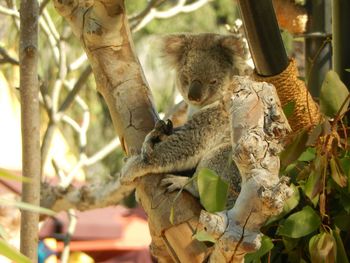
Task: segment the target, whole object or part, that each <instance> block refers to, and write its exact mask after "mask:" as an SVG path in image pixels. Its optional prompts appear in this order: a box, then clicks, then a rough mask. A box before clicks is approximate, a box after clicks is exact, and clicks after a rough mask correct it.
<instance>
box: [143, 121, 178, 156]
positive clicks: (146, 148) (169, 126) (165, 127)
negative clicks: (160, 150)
mask: <svg viewBox="0 0 350 263" xmlns="http://www.w3.org/2000/svg"><path fill="white" fill-rule="evenodd" d="M172 133H173V123H172V122H171V121H170V120H167V121H166V122H165V121H163V120H158V121H157V122H156V125H155V127H154V129H153V130H152V131H151V132H150V133H149V134H147V136H146V138H145V141H144V142H143V145H142V148H141V157H142V159H143V160H144V161H146V162H148V161H149V160H150V158H151V156H152V153H153V149H154V145H155V144H157V143H160V142H161V141H163V140H164V139H165V138H166V137H167V136H169V135H171V134H172Z"/></svg>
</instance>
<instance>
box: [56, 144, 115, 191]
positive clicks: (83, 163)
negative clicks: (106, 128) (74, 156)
mask: <svg viewBox="0 0 350 263" xmlns="http://www.w3.org/2000/svg"><path fill="white" fill-rule="evenodd" d="M119 146H120V141H119V139H118V138H115V139H113V140H112V141H111V142H110V143H108V144H107V145H105V146H104V147H103V148H102V149H101V150H99V151H98V152H97V153H95V154H94V155H92V156H91V157H87V158H84V159H83V158H81V159H80V160H79V161H78V163H77V164H76V165H75V166H74V168H73V169H72V170H71V172H70V173H69V174H68V175H67V176H66V178H65V179H64V180H62V181H61V183H60V186H61V187H63V188H66V187H68V186H69V185H70V184H71V182H72V180H73V178H74V176H75V175H76V173H77V172H78V171H79V170H80V169H81V168H83V167H88V166H91V165H93V164H95V163H97V162H98V161H100V160H102V159H103V158H105V157H106V156H107V155H108V154H110V153H111V152H113V151H114V150H115V149H117V148H118V147H119Z"/></svg>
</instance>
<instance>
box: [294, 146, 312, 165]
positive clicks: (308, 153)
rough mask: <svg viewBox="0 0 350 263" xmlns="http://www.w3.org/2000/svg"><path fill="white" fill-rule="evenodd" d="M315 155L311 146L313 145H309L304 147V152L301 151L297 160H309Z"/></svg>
mask: <svg viewBox="0 0 350 263" xmlns="http://www.w3.org/2000/svg"><path fill="white" fill-rule="evenodd" d="M315 157H316V149H315V148H313V147H309V148H307V149H306V151H305V152H303V153H302V154H301V155H300V156H299V158H298V161H299V162H310V161H312V160H313V159H315Z"/></svg>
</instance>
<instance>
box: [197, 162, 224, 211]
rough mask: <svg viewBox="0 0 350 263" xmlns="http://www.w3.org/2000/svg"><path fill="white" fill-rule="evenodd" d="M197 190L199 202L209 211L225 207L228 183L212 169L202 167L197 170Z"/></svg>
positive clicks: (220, 209)
mask: <svg viewBox="0 0 350 263" xmlns="http://www.w3.org/2000/svg"><path fill="white" fill-rule="evenodd" d="M197 180H198V191H199V197H200V201H201V204H202V205H203V207H204V208H205V210H207V211H208V212H210V213H213V212H218V211H222V210H224V209H225V207H226V201H227V194H228V184H227V183H226V182H224V181H223V180H222V179H221V178H220V177H219V176H218V175H217V174H216V173H215V172H214V171H212V170H210V169H207V168H203V169H201V170H200V171H199V172H198V178H197Z"/></svg>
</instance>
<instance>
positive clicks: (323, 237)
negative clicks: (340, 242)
mask: <svg viewBox="0 0 350 263" xmlns="http://www.w3.org/2000/svg"><path fill="white" fill-rule="evenodd" d="M309 253H310V256H311V262H313V263H323V262H335V259H336V257H337V245H336V242H335V239H334V237H333V236H332V235H331V234H329V233H327V232H322V233H320V234H317V235H315V236H313V237H312V238H311V239H310V241H309Z"/></svg>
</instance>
